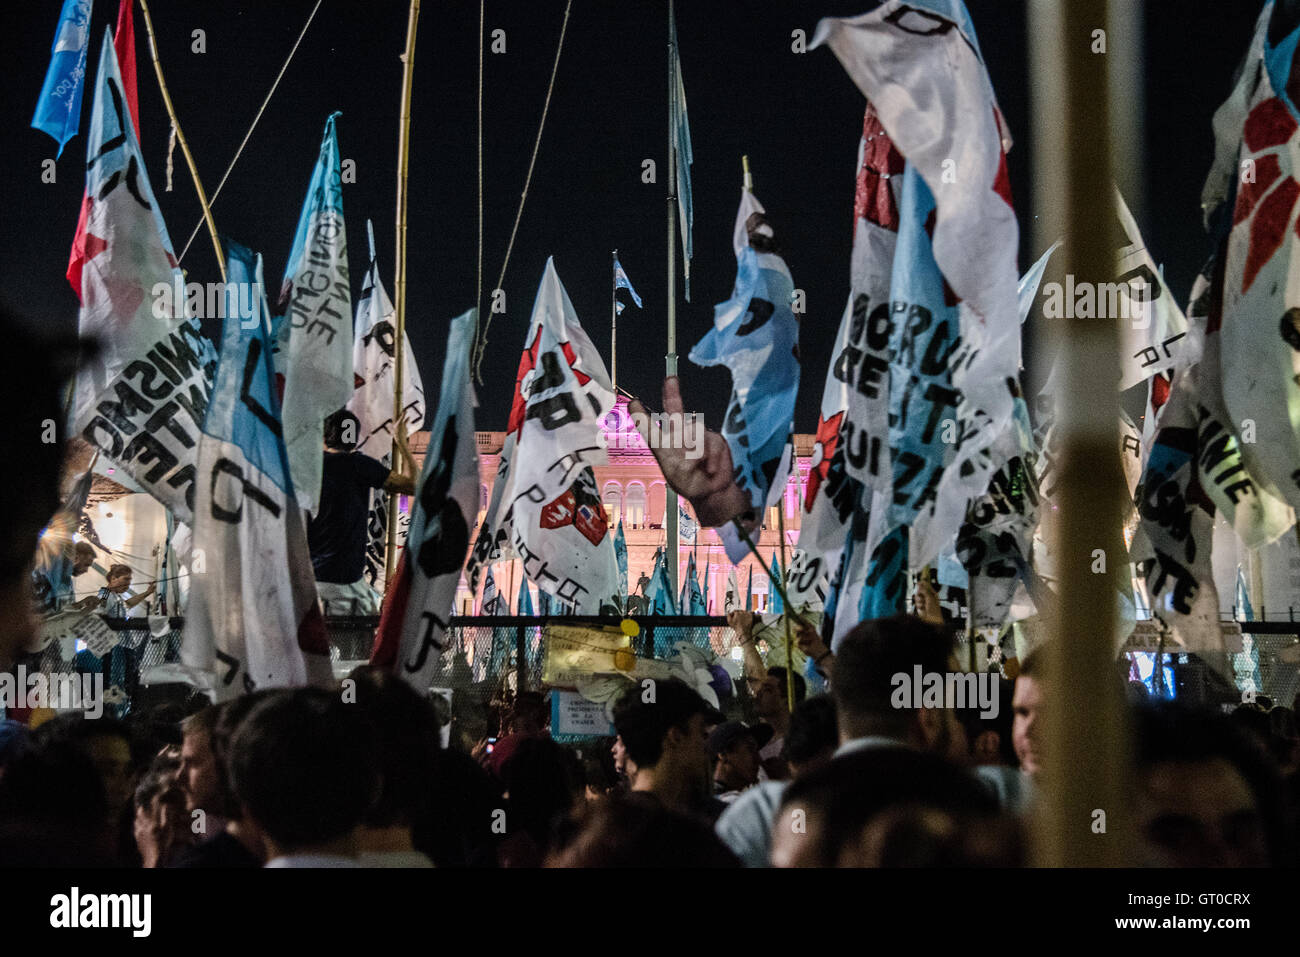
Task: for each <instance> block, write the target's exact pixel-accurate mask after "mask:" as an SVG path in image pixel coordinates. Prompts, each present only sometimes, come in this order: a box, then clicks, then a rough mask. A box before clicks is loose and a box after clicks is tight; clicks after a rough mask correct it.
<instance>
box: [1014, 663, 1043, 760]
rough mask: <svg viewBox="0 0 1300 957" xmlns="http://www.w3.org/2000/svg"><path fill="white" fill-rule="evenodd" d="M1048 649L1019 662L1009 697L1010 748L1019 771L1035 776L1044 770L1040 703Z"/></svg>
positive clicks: (1041, 706)
mask: <svg viewBox="0 0 1300 957" xmlns="http://www.w3.org/2000/svg"><path fill="white" fill-rule="evenodd" d="M1046 672H1047V650H1046V649H1039V650H1038V651H1034V652H1031V653H1030V654H1028V655H1026V656H1025V657H1024V660H1022V661H1021V662H1020V673H1019V674H1018V675H1016V685H1015V689H1014V690H1013V691H1012V697H1011V714H1012V718H1011V745H1012V747H1014V748H1015V750H1016V759H1017V760H1018V761H1019V762H1020V770H1022V771H1024V772H1025V773H1026V774H1037V773H1038V772H1039V771H1041V770H1042V767H1043V703H1044V700H1045V695H1046V678H1047V673H1046Z"/></svg>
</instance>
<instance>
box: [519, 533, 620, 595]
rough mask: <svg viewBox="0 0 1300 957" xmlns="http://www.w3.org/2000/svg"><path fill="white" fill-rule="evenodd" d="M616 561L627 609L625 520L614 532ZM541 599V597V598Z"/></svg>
mask: <svg viewBox="0 0 1300 957" xmlns="http://www.w3.org/2000/svg"><path fill="white" fill-rule="evenodd" d="M614 561H615V562H616V563H617V564H618V584H619V589H620V592H621V596H622V598H623V608H624V610H626V608H627V597H628V590H627V536H626V535H625V534H624V533H623V519H622V518H620V519H619V520H618V530H617V531H615V532H614ZM539 597H540V596H539Z"/></svg>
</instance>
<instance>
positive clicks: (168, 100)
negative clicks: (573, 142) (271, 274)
mask: <svg viewBox="0 0 1300 957" xmlns="http://www.w3.org/2000/svg"><path fill="white" fill-rule="evenodd" d="M140 8H141V9H142V10H144V26H145V29H146V30H147V31H148V32H149V53H150V55H151V56H152V57H153V71H154V73H155V74H157V76H158V89H159V90H161V91H162V98H163V105H164V106H166V107H167V115H168V116H169V117H171V121H172V129H174V130H175V131H176V139H177V140H178V141H179V142H180V144H181V152H182V153H183V154H185V165H187V166H188V167H189V168H190V176H191V177H192V178H193V180H194V189H195V191H196V192H198V194H199V205H200V206H202V207H203V218H204V219H205V220H206V221H207V224H208V232H209V233H211V234H212V248H213V249H215V250H216V253H217V268H218V269H220V270H221V281H222V282H225V281H226V254H225V252H224V251H223V250H222V248H221V240H220V239H218V238H217V227H216V224H215V223H214V222H213V221H212V209H211V207H210V206H208V196H207V193H205V192H204V191H203V182H202V180H200V179H199V169H198V167H197V166H195V165H194V154H193V153H191V152H190V144H189V143H187V142H186V141H185V134H184V133H183V132H181V123H180V120H178V119H176V108H175V107H174V106H172V97H171V94H170V93H168V92H167V82H166V81H165V80H164V79H163V72H162V63H160V62H159V60H158V41H157V40H156V39H155V38H154V35H153V17H151V16H150V15H149V0H140ZM136 132H137V134H138V133H139V131H138V130H137V131H136Z"/></svg>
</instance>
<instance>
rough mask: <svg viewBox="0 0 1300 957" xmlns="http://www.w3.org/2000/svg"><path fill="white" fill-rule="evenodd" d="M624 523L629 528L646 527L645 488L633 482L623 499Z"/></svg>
mask: <svg viewBox="0 0 1300 957" xmlns="http://www.w3.org/2000/svg"><path fill="white" fill-rule="evenodd" d="M623 521H624V522H625V523H626V524H627V525H628V527H629V528H643V527H644V526H645V486H644V485H642V484H641V483H640V482H632V483H631V484H630V485H628V487H627V494H626V495H625V496H624V497H623Z"/></svg>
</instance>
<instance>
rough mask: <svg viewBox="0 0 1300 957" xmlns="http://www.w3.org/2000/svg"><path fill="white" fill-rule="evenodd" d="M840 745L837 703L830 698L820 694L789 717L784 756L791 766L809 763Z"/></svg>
mask: <svg viewBox="0 0 1300 957" xmlns="http://www.w3.org/2000/svg"><path fill="white" fill-rule="evenodd" d="M838 744H839V729H838V728H837V726H836V722H835V702H834V701H833V700H832V699H831V696H830V695H825V694H817V695H813V696H812V697H811V698H809V699H807V700H806V701H804V702H802V703H800V704H799V705H798V706H797V707H796V708H795V709H794V713H793V714H792V715H790V730H789V731H787V732H786V735H785V757H786V760H787V761H790V762H791V763H792V764H807V763H808V762H809V761H811V760H813V759H814V758H816V757H817V756H818V755H820V754H823V753H825V752H826V751H828V750H829V751H834V750H835V747H836V745H838Z"/></svg>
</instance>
